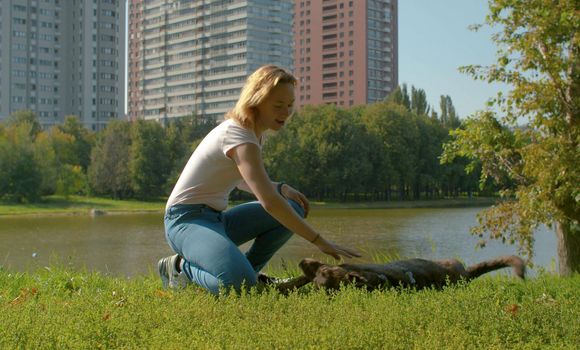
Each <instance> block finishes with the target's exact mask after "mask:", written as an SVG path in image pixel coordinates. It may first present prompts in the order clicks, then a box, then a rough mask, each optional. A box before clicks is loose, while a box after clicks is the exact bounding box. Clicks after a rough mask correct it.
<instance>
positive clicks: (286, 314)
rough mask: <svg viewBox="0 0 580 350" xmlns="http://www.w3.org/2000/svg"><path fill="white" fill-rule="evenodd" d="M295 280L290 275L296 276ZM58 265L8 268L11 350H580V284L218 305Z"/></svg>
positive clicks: (556, 281) (0, 331) (256, 296)
mask: <svg viewBox="0 0 580 350" xmlns="http://www.w3.org/2000/svg"><path fill="white" fill-rule="evenodd" d="M294 273H295V272H290V274H294ZM160 284H161V283H160V281H159V280H158V278H157V277H156V276H154V275H153V274H151V275H148V276H139V277H135V278H131V279H127V278H119V277H112V276H107V275H103V274H100V273H95V272H72V271H70V270H67V269H66V268H60V267H51V268H44V269H40V270H38V271H34V272H30V273H15V272H10V271H6V270H2V269H0V348H2V349H15V348H22V349H47V348H50V349H69V348H73V349H99V348H106V349H120V348H123V349H144V348H145V349H161V348H163V349H223V348H228V349H272V348H274V349H308V348H312V349H381V348H383V349H577V348H578V344H580V321H579V320H580V293H579V292H578V291H579V290H580V275H575V276H573V277H570V278H560V277H556V276H552V275H547V274H546V275H541V276H539V277H536V278H533V279H531V280H528V281H525V282H523V281H518V280H514V279H512V278H509V277H506V276H503V275H499V276H489V277H483V278H480V279H478V280H475V281H473V282H472V283H471V284H468V285H460V286H455V287H450V288H446V289H445V290H443V291H435V290H426V291H420V292H416V291H396V290H387V291H376V292H372V293H369V292H365V291H361V290H356V289H353V288H346V289H344V290H341V291H340V292H338V293H336V294H332V295H328V294H326V293H324V292H322V291H317V290H312V289H311V288H310V287H308V286H307V287H304V288H303V289H302V290H300V291H298V292H294V293H292V294H291V295H289V296H281V295H279V294H277V293H276V292H274V291H271V290H270V291H266V292H263V293H257V292H256V291H255V290H252V291H250V293H246V294H242V295H241V296H237V295H230V296H222V297H213V296H211V295H209V294H207V293H206V292H204V291H202V290H200V289H199V288H197V287H194V286H190V287H188V288H187V289H185V290H181V291H165V290H162V289H161V288H160V287H161V285H160Z"/></svg>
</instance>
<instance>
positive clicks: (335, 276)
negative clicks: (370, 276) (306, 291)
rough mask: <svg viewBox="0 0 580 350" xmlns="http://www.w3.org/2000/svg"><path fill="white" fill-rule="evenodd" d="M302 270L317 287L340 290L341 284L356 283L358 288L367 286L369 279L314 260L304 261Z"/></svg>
mask: <svg viewBox="0 0 580 350" xmlns="http://www.w3.org/2000/svg"><path fill="white" fill-rule="evenodd" d="M300 268H301V269H302V271H303V272H304V275H305V276H306V277H308V279H310V280H311V281H312V282H313V283H314V285H315V286H317V287H324V288H327V289H339V288H340V285H341V284H351V283H354V284H355V285H356V286H357V287H364V286H366V283H367V279H366V278H365V277H364V276H362V275H361V274H360V273H358V272H355V271H347V270H345V269H344V268H342V267H340V266H337V265H329V264H324V263H321V262H320V261H317V260H314V259H303V260H302V261H301V262H300Z"/></svg>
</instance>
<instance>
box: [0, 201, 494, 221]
mask: <svg viewBox="0 0 580 350" xmlns="http://www.w3.org/2000/svg"><path fill="white" fill-rule="evenodd" d="M494 201H495V199H494V198H469V199H468V198H457V199H435V200H417V201H392V202H315V201H313V202H311V205H312V206H313V207H315V208H316V207H318V208H326V209H384V208H433V207H438V208H445V207H447V208H450V207H467V206H489V205H491V204H493V203H494ZM236 203H237V202H235V201H234V202H231V203H230V204H236ZM91 209H99V210H103V211H106V212H111V213H121V212H147V211H159V212H161V211H163V210H164V209H165V199H161V198H160V199H159V200H157V201H149V202H144V201H137V200H114V199H107V198H99V197H83V196H70V197H69V198H68V199H65V198H64V197H62V196H47V197H44V198H43V199H42V201H41V202H38V203H24V204H23V203H9V202H0V217H1V216H7V215H88V214H89V212H90V211H91Z"/></svg>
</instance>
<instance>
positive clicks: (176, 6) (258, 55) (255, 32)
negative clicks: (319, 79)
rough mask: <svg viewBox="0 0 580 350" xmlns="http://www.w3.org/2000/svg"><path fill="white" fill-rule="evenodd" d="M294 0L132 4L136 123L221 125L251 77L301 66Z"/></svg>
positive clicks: (132, 112)
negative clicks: (190, 120)
mask: <svg viewBox="0 0 580 350" xmlns="http://www.w3.org/2000/svg"><path fill="white" fill-rule="evenodd" d="M292 11H293V0H277V1H271V0H129V97H128V99H129V104H128V108H129V117H130V118H131V119H132V120H134V119H141V118H142V119H153V120H159V121H162V122H165V121H167V120H168V119H169V118H174V117H183V116H187V115H192V114H195V115H197V116H199V117H202V118H208V119H214V120H219V119H221V118H222V117H223V115H224V114H225V112H227V111H228V110H230V109H231V108H232V107H233V106H234V104H235V102H236V100H237V98H238V97H239V93H240V90H241V87H242V86H243V84H244V82H245V79H246V78H247V76H248V75H249V74H250V73H251V72H253V71H254V70H255V69H257V68H258V67H259V66H261V65H264V64H276V65H279V66H282V67H284V68H287V69H292V67H293V57H292V54H293V51H292V39H293V38H292Z"/></svg>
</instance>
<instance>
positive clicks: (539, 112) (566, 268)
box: [443, 0, 580, 275]
mask: <svg viewBox="0 0 580 350" xmlns="http://www.w3.org/2000/svg"><path fill="white" fill-rule="evenodd" d="M489 10H490V12H489V14H488V15H487V17H486V23H487V24H488V25H489V26H491V27H494V28H497V29H498V32H497V34H495V35H494V36H493V40H494V42H495V43H496V44H497V46H498V57H497V62H496V64H494V65H492V66H490V67H479V66H468V67H463V68H462V70H463V71H464V72H467V73H469V74H471V75H473V76H474V78H475V79H484V80H487V81H489V82H503V83H506V84H508V85H509V86H511V90H510V91H509V92H508V94H507V95H505V96H504V95H502V94H499V95H498V96H497V98H495V99H493V100H491V101H490V102H491V103H493V104H495V105H496V106H497V107H498V110H499V113H501V118H498V117H496V115H494V113H492V112H490V111H486V112H480V113H478V114H476V115H474V116H473V117H471V118H470V119H469V120H468V121H467V123H466V126H465V127H464V128H462V129H458V130H456V131H455V132H454V136H455V139H454V140H453V141H452V142H450V143H449V144H447V145H446V149H445V156H444V158H443V160H450V159H453V157H455V156H458V155H460V156H466V157H469V158H470V159H472V160H473V162H472V163H470V165H469V166H471V167H473V166H474V164H475V162H480V164H481V167H482V172H481V181H482V182H484V181H487V180H488V179H493V180H494V181H495V182H496V183H497V184H498V186H500V188H501V189H502V194H503V196H504V197H506V198H507V199H508V200H506V201H504V202H501V203H499V204H498V205H496V206H494V207H492V208H490V209H488V210H485V211H483V212H482V213H481V214H480V215H479V221H480V226H479V227H478V228H476V229H475V230H474V232H475V233H477V234H480V235H483V233H484V232H489V233H490V237H491V238H499V239H503V240H507V241H510V242H519V244H520V246H521V247H522V249H525V250H526V251H527V252H528V254H530V255H531V254H532V252H533V238H532V232H533V229H534V227H536V226H537V225H539V224H547V225H555V226H556V235H557V240H558V257H559V271H560V273H561V274H563V275H567V274H570V273H572V272H580V225H579V220H580V187H579V184H580V166H579V164H580V132H579V128H580V91H579V89H580V76H579V75H580V56H579V53H580V52H579V51H580V48H579V47H580V45H579V44H580V11H579V9H578V1H575V0H559V1H553V0H529V1H521V0H490V1H489ZM522 120H527V121H528V124H527V125H525V126H524V127H520V126H519V125H520V123H521V121H522Z"/></svg>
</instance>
